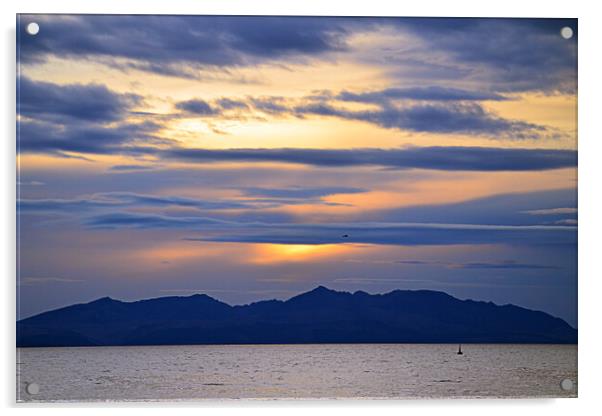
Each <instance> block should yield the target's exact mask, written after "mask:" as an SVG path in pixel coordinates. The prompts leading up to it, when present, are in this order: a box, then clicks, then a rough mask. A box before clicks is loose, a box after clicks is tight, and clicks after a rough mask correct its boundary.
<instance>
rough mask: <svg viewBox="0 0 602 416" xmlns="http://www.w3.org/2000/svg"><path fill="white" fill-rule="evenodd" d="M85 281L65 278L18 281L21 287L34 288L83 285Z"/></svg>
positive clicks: (26, 278)
mask: <svg viewBox="0 0 602 416" xmlns="http://www.w3.org/2000/svg"><path fill="white" fill-rule="evenodd" d="M82 282H84V280H81V279H67V278H64V277H23V278H19V279H18V284H19V285H20V286H32V285H42V284H56V283H82Z"/></svg>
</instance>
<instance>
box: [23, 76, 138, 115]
mask: <svg viewBox="0 0 602 416" xmlns="http://www.w3.org/2000/svg"><path fill="white" fill-rule="evenodd" d="M17 94H18V98H17V113H18V114H20V115H21V116H25V117H29V118H34V119H38V120H46V121H52V122H58V123H66V122H72V121H88V122H113V121H117V120H121V119H123V118H124V117H126V116H127V115H128V112H129V111H130V109H131V108H132V107H133V106H135V105H137V104H139V103H140V102H141V97H140V96H138V95H135V94H118V93H115V92H113V91H111V90H109V89H108V88H107V87H106V86H104V85H100V84H87V85H83V84H68V85H57V84H51V83H49V82H42V81H33V80H31V79H29V78H27V77H23V76H22V77H19V79H18V80H17Z"/></svg>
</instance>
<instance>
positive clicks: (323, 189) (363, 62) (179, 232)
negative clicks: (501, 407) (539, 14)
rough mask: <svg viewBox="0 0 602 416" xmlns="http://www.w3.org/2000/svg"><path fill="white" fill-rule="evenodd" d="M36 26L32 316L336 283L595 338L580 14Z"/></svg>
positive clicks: (21, 280)
mask: <svg viewBox="0 0 602 416" xmlns="http://www.w3.org/2000/svg"><path fill="white" fill-rule="evenodd" d="M31 22H37V23H38V24H39V27H40V31H39V33H38V34H37V35H35V36H32V35H29V34H27V32H26V29H25V28H26V26H27V24H28V23H31ZM566 26H568V27H570V28H572V30H573V33H574V36H573V37H572V38H571V39H565V38H563V37H562V36H561V35H560V31H561V29H562V28H563V27H566ZM17 33H18V34H17V36H18V40H17V42H18V46H17V61H18V74H17V129H18V130H17V131H18V140H17V162H18V184H17V185H18V201H17V214H18V227H19V228H18V282H17V285H18V318H23V317H27V316H31V315H33V314H37V313H40V312H42V311H46V310H50V309H54V308H57V307H61V306H66V305H70V304H73V303H81V302H88V301H91V300H94V299H96V298H100V297H104V296H110V297H113V298H116V299H121V300H137V299H142V298H152V297H161V296H185V295H190V294H193V293H206V294H208V295H210V296H212V297H215V298H217V299H220V300H222V301H225V302H228V303H230V304H245V303H250V302H253V301H257V300H262V299H273V298H276V299H287V298H289V297H292V296H294V295H296V294H298V293H300V292H303V291H307V290H310V289H312V288H314V287H316V286H318V285H324V286H326V287H329V288H331V289H335V290H344V291H352V292H353V291H357V290H363V291H366V292H368V293H385V292H389V291H392V290H396V289H403V290H407V289H429V290H439V291H444V292H447V293H449V294H451V295H453V296H456V297H459V298H461V299H469V298H470V299H475V300H484V301H492V302H495V303H498V304H507V303H513V304H516V305H519V306H523V307H527V308H530V309H537V310H542V311H545V312H548V313H550V314H552V315H554V316H558V317H561V318H563V319H565V320H567V322H569V323H570V324H571V325H573V326H576V325H577V199H576V196H577V124H576V116H577V73H576V68H577V21H576V20H574V19H445V18H333V17H234V16H230V17H227V16H110V15H109V16H103V15H86V16H82V15H20V17H19V19H18V26H17Z"/></svg>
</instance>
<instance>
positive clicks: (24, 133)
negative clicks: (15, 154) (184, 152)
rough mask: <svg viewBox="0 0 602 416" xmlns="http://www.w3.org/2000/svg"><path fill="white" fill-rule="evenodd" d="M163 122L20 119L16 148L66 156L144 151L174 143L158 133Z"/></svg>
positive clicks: (26, 151) (149, 151)
mask: <svg viewBox="0 0 602 416" xmlns="http://www.w3.org/2000/svg"><path fill="white" fill-rule="evenodd" d="M159 129H160V126H159V125H157V124H155V123H153V122H150V121H146V122H140V123H128V122H124V123H118V124H114V125H110V126H109V125H103V124H96V123H76V122H73V123H69V124H67V125H64V126H63V125H57V124H54V123H48V122H44V121H26V120H22V121H20V122H19V137H18V142H17V148H18V151H19V152H20V153H47V154H55V155H62V156H65V155H67V154H69V153H70V152H72V153H85V154H100V155H103V154H124V155H141V154H149V153H153V152H155V151H156V149H155V148H153V147H151V146H153V145H164V144H167V143H171V141H170V140H167V139H164V138H161V137H158V136H157V135H156V132H157V131H158V130H159Z"/></svg>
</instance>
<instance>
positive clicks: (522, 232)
mask: <svg viewBox="0 0 602 416" xmlns="http://www.w3.org/2000/svg"><path fill="white" fill-rule="evenodd" d="M84 224H85V225H86V226H87V227H89V228H102V229H123V228H134V229H156V228H164V229H186V230H188V231H189V232H198V233H200V234H201V235H200V236H195V237H187V238H185V239H186V240H189V241H212V242H238V243H270V244H312V245H313V244H337V243H364V244H384V245H407V246H414V245H456V244H514V245H532V244H540V245H570V244H575V243H576V234H577V229H576V227H568V226H503V225H476V224H428V223H375V222H353V223H314V224H307V223H304V224H299V223H261V222H252V223H243V222H238V221H225V220H221V219H216V218H208V217H174V216H165V215H156V214H141V213H127V212H121V213H117V212H116V213H111V214H103V215H98V216H94V217H90V218H88V219H86V220H85V221H84Z"/></svg>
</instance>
